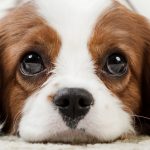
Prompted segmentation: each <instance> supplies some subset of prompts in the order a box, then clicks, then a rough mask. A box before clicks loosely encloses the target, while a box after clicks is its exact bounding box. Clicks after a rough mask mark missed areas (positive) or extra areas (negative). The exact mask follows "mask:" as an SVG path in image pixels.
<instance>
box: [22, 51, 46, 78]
mask: <svg viewBox="0 0 150 150" xmlns="http://www.w3.org/2000/svg"><path fill="white" fill-rule="evenodd" d="M20 69H21V72H22V73H23V74H25V75H28V76H33V75H35V74H37V73H40V72H42V71H43V70H44V69H45V67H44V63H43V60H42V58H41V57H40V56H39V55H38V54H37V53H29V54H27V55H25V56H24V57H23V59H22V61H21V67H20Z"/></svg>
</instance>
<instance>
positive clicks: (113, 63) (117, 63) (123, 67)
mask: <svg viewBox="0 0 150 150" xmlns="http://www.w3.org/2000/svg"><path fill="white" fill-rule="evenodd" d="M105 68H106V69H105V70H106V72H107V73H108V74H110V75H113V76H121V75H123V74H124V73H125V72H126V71H127V61H126V59H125V57H124V56H123V55H121V54H117V53H114V54H111V55H110V56H109V57H108V58H107V61H106V64H105Z"/></svg>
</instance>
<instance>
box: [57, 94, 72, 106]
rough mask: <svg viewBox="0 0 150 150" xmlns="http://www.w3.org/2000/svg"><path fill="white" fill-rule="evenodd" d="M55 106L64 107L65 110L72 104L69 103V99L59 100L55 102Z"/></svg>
mask: <svg viewBox="0 0 150 150" xmlns="http://www.w3.org/2000/svg"><path fill="white" fill-rule="evenodd" d="M55 104H56V105H57V106H58V107H63V108H65V107H68V106H69V105H70V102H69V99H67V98H65V97H64V98H63V97H62V98H61V99H59V100H58V101H55Z"/></svg>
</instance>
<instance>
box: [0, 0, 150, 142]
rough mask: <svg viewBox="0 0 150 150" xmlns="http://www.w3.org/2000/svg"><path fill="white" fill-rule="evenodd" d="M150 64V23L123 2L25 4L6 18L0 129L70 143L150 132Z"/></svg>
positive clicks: (1, 30) (0, 49) (0, 23)
mask: <svg viewBox="0 0 150 150" xmlns="http://www.w3.org/2000/svg"><path fill="white" fill-rule="evenodd" d="M149 67H150V25H149V22H148V21H147V19H146V18H144V17H143V16H141V15H139V14H137V13H135V12H134V11H132V10H130V9H128V8H126V7H125V6H124V5H122V4H121V3H120V2H118V1H115V0H107V1H106V0H92V1H91V0H80V2H79V1H77V0H49V1H48V0H47V1H42V0H34V1H24V2H22V3H20V4H19V5H18V6H16V7H14V8H13V9H11V10H9V11H8V12H7V13H6V15H5V16H4V17H3V18H2V19H1V20H0V78H1V81H0V94H1V99H0V103H1V105H0V114H1V117H0V119H1V123H2V124H3V126H2V129H1V130H2V132H3V133H4V134H13V135H17V134H18V135H19V136H20V137H21V138H22V139H24V140H25V141H28V142H45V141H50V142H65V143H66V142H67V143H92V142H111V141H114V140H116V139H119V138H126V137H128V136H131V135H136V134H139V133H149V132H148V130H147V129H148V128H144V124H145V126H147V127H149V126H148V124H147V122H145V123H143V126H142V129H141V128H140V127H139V126H140V125H139V122H138V120H139V117H140V115H143V118H146V117H149V116H148V108H149V106H150V104H149V102H148V100H149V98H150V94H149V93H150V92H149V89H150V88H149V86H150V69H149ZM137 118H138V119H137ZM136 119H137V121H136ZM141 120H142V119H141ZM144 121H145V120H144V119H143V122H144Z"/></svg>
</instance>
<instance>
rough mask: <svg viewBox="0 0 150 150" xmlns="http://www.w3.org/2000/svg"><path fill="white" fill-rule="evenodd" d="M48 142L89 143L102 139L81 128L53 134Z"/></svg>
mask: <svg viewBox="0 0 150 150" xmlns="http://www.w3.org/2000/svg"><path fill="white" fill-rule="evenodd" d="M47 142H53V143H65V144H88V143H99V142H100V140H99V139H98V138H96V137H94V136H92V135H90V134H88V133H86V132H85V131H84V129H80V130H74V129H72V130H68V131H64V132H61V133H58V134H56V135H53V136H51V137H50V138H49V139H48V140H47Z"/></svg>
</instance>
